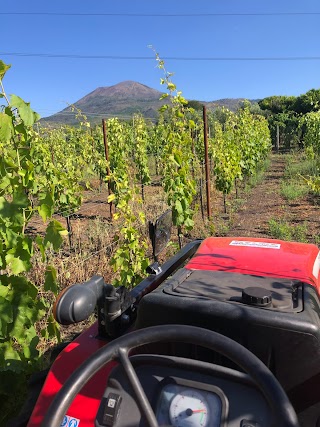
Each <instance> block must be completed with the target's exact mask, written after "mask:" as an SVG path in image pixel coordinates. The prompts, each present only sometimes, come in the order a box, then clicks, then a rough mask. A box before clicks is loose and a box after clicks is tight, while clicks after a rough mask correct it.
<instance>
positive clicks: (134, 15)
mask: <svg viewBox="0 0 320 427" xmlns="http://www.w3.org/2000/svg"><path fill="white" fill-rule="evenodd" d="M0 15H22V16H27V15H30V16H102V17H103V16H119V17H131V18H170V17H173V18H177V17H181V18H184V17H190V18H193V17H214V16H217V17H219V16H314V15H320V12H248V13H246V12H243V13H234V12H230V13H103V12H102V13H85V12H83V13H81V12H77V13H74V12H0Z"/></svg>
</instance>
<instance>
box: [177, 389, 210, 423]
mask: <svg viewBox="0 0 320 427" xmlns="http://www.w3.org/2000/svg"><path fill="white" fill-rule="evenodd" d="M169 416H170V421H171V423H172V425H173V426H175V427H193V426H194V427H196V426H197V427H199V426H200V427H205V426H207V425H208V424H209V408H208V403H207V401H206V399H205V398H204V396H203V395H202V394H201V392H199V391H197V390H195V389H185V390H182V391H181V392H179V393H178V394H176V395H175V396H174V398H173V399H172V401H171V404H170V408H169Z"/></svg>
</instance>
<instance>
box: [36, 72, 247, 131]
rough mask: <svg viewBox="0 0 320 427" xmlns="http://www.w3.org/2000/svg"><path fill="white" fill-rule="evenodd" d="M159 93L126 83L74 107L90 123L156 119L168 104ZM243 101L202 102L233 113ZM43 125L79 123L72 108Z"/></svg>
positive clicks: (98, 92) (99, 90)
mask: <svg viewBox="0 0 320 427" xmlns="http://www.w3.org/2000/svg"><path fill="white" fill-rule="evenodd" d="M161 95H162V92H160V91H158V90H156V89H152V88H150V87H148V86H145V85H143V84H141V83H138V82H134V81H130V80H129V81H125V82H122V83H118V84H116V85H114V86H107V87H99V88H97V89H95V90H94V91H93V92H90V93H89V94H88V95H86V96H84V97H83V98H81V99H79V101H77V102H75V103H74V104H73V106H74V107H75V108H76V109H79V110H81V112H82V113H83V114H84V115H86V116H87V118H88V120H89V121H90V122H94V123H100V122H101V120H102V118H109V117H119V118H123V119H130V118H131V117H132V115H133V114H134V113H141V114H142V115H143V116H144V117H146V118H152V119H154V118H156V117H157V116H158V110H159V108H160V107H161V106H162V105H163V104H164V103H165V102H167V101H166V100H162V101H160V100H159V98H160V97H161ZM242 101H243V99H242V98H241V99H240V98H237V99H221V100H217V101H212V102H201V103H202V104H204V105H207V108H209V109H215V108H217V107H222V106H224V107H226V108H228V109H229V110H232V111H235V110H236V109H237V108H238V107H239V105H240V104H241V102H242ZM41 122H42V123H44V124H45V123H51V124H70V125H74V124H77V123H78V122H79V120H77V119H76V118H75V113H74V112H72V111H71V107H67V108H65V109H64V110H62V111H60V112H58V113H56V114H53V115H52V116H49V117H45V118H43V119H41Z"/></svg>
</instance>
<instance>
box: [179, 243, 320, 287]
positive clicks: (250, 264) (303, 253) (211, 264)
mask: <svg viewBox="0 0 320 427" xmlns="http://www.w3.org/2000/svg"><path fill="white" fill-rule="evenodd" d="M232 241H245V242H255V243H258V244H259V243H261V244H263V243H272V244H280V249H270V248H267V247H247V246H232V245H230V243H231V242H232ZM318 253H319V249H318V247H317V246H316V245H312V244H306V243H296V242H284V241H281V240H273V239H260V238H248V237H237V238H230V237H209V238H207V239H205V240H204V241H203V242H202V243H201V245H200V247H199V249H198V250H197V252H196V254H195V255H194V257H193V258H191V260H190V261H189V263H188V264H187V265H186V267H185V268H187V269H190V270H216V271H229V272H230V273H241V274H250V275H257V276H267V277H284V278H289V279H296V280H301V281H303V282H306V283H309V284H311V285H313V286H315V287H316V288H317V290H318V292H319V283H318V282H319V279H318V277H316V276H315V275H314V274H313V266H314V263H315V261H316V259H317V256H318Z"/></svg>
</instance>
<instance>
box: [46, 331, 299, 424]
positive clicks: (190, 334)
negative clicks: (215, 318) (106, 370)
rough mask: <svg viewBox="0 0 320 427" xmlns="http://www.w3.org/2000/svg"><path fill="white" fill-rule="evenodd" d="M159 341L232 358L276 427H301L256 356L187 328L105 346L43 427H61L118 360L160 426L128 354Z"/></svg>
mask: <svg viewBox="0 0 320 427" xmlns="http://www.w3.org/2000/svg"><path fill="white" fill-rule="evenodd" d="M159 342H183V343H188V344H195V345H199V346H202V347H205V348H208V349H210V350H214V351H216V352H217V353H220V354H222V355H223V356H225V357H227V358H229V359H230V360H232V361H233V362H234V363H236V364H237V365H238V366H239V367H240V368H242V369H243V370H244V371H245V372H246V373H247V374H248V375H249V376H250V377H251V378H252V379H253V380H254V382H255V383H256V385H257V386H258V388H259V389H260V391H261V393H262V394H263V396H264V397H265V399H266V401H267V402H268V404H269V407H270V409H271V410H272V412H273V416H274V419H275V420H276V421H277V424H276V425H277V426H279V427H299V422H298V419H297V415H296V413H295V411H294V409H293V407H292V405H291V403H290V401H289V399H288V397H287V396H286V394H285V392H284V390H283V389H282V387H281V385H280V384H279V382H278V381H277V379H276V378H275V377H274V376H273V374H272V373H271V372H270V370H269V369H268V368H267V367H266V366H265V365H264V364H263V363H262V362H261V361H260V360H259V359H258V358H257V357H256V356H255V355H253V354H252V353H251V352H250V351H249V350H247V349H246V348H245V347H243V346H242V345H240V344H239V343H237V342H235V341H233V340H231V339H230V338H228V337H226V336H224V335H220V334H218V333H217V332H213V331H209V330H207V329H203V328H198V327H195V326H184V325H161V326H153V327H149V328H146V329H140V330H137V331H134V332H131V333H129V334H126V335H123V336H122V337H120V338H117V339H116V340H114V341H112V342H111V343H109V344H108V345H106V346H105V347H102V348H101V349H100V350H98V351H97V352H96V353H94V354H93V355H92V356H91V357H90V358H88V359H87V360H86V361H85V362H84V363H83V364H82V365H81V366H79V368H78V369H76V370H75V371H74V372H73V373H72V375H71V376H70V377H69V378H68V380H67V381H66V382H65V384H64V385H63V387H62V388H61V389H60V391H59V392H58V393H57V395H56V396H55V398H54V400H53V402H52V403H51V406H50V408H49V410H48V412H47V414H46V416H45V418H44V420H43V423H42V427H56V426H60V425H61V423H62V420H63V417H64V415H65V413H66V412H67V409H68V408H69V406H70V404H71V403H72V401H73V399H74V398H75V397H76V395H77V394H78V393H79V392H80V390H81V389H82V387H83V386H84V384H86V383H87V382H88V381H89V380H90V378H91V377H92V376H93V375H94V374H95V373H96V372H98V371H99V370H100V369H101V368H102V367H103V366H104V365H105V364H106V363H108V362H110V361H111V360H117V361H118V362H119V363H120V364H121V365H122V367H123V369H124V372H125V374H126V375H127V377H128V380H129V382H130V384H131V386H132V388H133V390H134V393H135V397H136V400H137V402H138V404H139V407H140V410H141V412H142V413H143V415H144V416H145V418H146V420H147V422H148V424H149V426H150V427H158V422H157V420H156V417H155V414H154V412H153V409H152V408H151V405H150V403H149V401H148V398H147V396H146V394H145V392H144V390H143V388H142V386H141V383H140V381H139V379H138V377H137V375H136V373H135V371H134V368H133V366H132V364H131V362H130V360H129V353H130V352H131V350H133V349H135V348H137V347H140V346H142V345H146V344H152V343H159Z"/></svg>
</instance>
